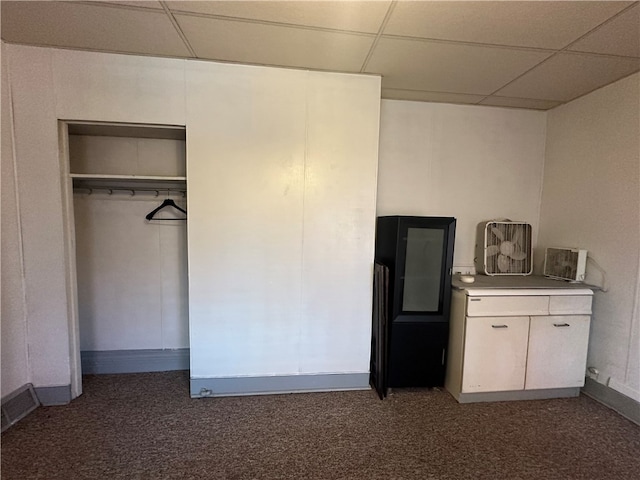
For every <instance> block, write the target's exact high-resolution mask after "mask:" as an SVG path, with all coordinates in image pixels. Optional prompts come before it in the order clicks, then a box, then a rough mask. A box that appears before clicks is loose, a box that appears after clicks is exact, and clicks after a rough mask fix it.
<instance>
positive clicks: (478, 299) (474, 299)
mask: <svg viewBox="0 0 640 480" xmlns="http://www.w3.org/2000/svg"><path fill="white" fill-rule="evenodd" d="M480 300H482V299H481V298H470V299H469V301H470V302H479V301H480Z"/></svg>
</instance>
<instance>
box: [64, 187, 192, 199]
mask: <svg viewBox="0 0 640 480" xmlns="http://www.w3.org/2000/svg"><path fill="white" fill-rule="evenodd" d="M79 190H86V191H87V194H88V195H91V194H93V193H94V191H95V190H107V191H108V192H109V195H112V194H113V192H116V191H119V192H131V196H134V195H135V194H136V192H155V194H156V197H159V196H160V194H161V193H167V194H170V193H180V194H182V196H183V197H186V195H187V191H186V190H185V189H184V188H138V187H131V188H127V187H74V188H73V191H74V192H78V191H79Z"/></svg>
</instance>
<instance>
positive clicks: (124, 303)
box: [60, 121, 189, 398]
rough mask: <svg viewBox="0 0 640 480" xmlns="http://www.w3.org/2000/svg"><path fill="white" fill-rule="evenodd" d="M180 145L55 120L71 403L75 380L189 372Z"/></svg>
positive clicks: (142, 128)
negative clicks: (89, 376) (60, 168)
mask: <svg viewBox="0 0 640 480" xmlns="http://www.w3.org/2000/svg"><path fill="white" fill-rule="evenodd" d="M185 140H186V135H185V127H184V126H167V125H140V124H122V123H96V122H70V121H68V122H60V145H61V159H62V163H63V177H64V178H63V180H64V181H63V186H64V191H63V197H64V203H65V205H64V209H65V212H66V215H65V221H66V224H67V228H66V232H67V241H66V245H67V252H66V253H67V258H68V262H67V263H68V275H67V279H68V282H67V283H68V285H67V290H68V292H69V299H68V300H69V304H70V311H69V317H70V319H71V320H70V329H69V330H70V335H71V338H70V340H71V342H70V345H71V364H72V368H71V370H72V380H71V384H72V397H74V398H75V397H76V396H78V395H79V394H80V393H81V392H82V383H81V382H82V374H109V373H137V372H152V371H169V370H188V369H189V315H188V273H187V218H188V214H187V212H188V206H187V181H186V155H185V151H186V148H185ZM74 384H75V385H74Z"/></svg>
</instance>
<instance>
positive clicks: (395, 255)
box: [371, 216, 456, 397]
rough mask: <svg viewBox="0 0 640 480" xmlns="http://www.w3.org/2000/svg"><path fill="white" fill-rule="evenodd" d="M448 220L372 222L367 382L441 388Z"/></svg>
mask: <svg viewBox="0 0 640 480" xmlns="http://www.w3.org/2000/svg"><path fill="white" fill-rule="evenodd" d="M455 225H456V220H455V218H452V217H408V216H390V217H378V221H377V229H376V249H375V256H376V271H375V275H374V308H373V312H374V315H373V329H372V345H371V347H372V348H371V352H372V353H371V383H372V385H373V386H374V387H375V388H376V390H377V391H378V394H379V395H380V396H381V397H384V396H385V395H386V392H387V389H388V388H390V387H435V386H442V385H444V373H445V365H446V349H447V342H448V338H449V309H450V304H451V269H452V266H453V243H454V236H455Z"/></svg>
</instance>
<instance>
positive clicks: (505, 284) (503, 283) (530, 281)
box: [451, 275, 600, 293]
mask: <svg viewBox="0 0 640 480" xmlns="http://www.w3.org/2000/svg"><path fill="white" fill-rule="evenodd" d="M474 278H475V281H474V282H473V283H464V282H462V281H461V280H460V275H454V276H453V278H452V279H451V286H452V287H453V288H455V289H457V290H467V291H471V290H484V289H489V290H491V289H518V290H519V289H527V290H538V289H542V290H548V289H557V290H579V289H582V290H592V291H593V290H599V289H600V288H599V287H596V286H594V285H587V284H586V283H571V282H566V281H564V280H555V279H552V278H547V277H543V276H541V275H496V276H490V275H474ZM576 293H577V292H576Z"/></svg>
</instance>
